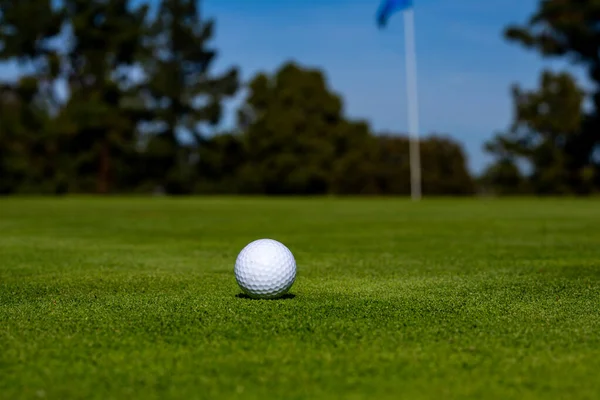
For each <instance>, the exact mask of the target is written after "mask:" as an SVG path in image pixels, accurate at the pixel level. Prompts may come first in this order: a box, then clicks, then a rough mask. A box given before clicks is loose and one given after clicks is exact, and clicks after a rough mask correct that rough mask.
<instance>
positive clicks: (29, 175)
mask: <svg viewBox="0 0 600 400" xmlns="http://www.w3.org/2000/svg"><path fill="white" fill-rule="evenodd" d="M63 17H64V16H63V14H62V13H61V11H60V9H57V8H56V7H53V6H52V2H51V1H50V0H23V1H10V0H0V61H17V63H18V65H20V66H21V67H22V68H23V71H22V73H21V77H20V78H19V79H17V81H14V82H0V192H1V193H12V192H19V191H32V190H33V191H42V192H47V191H49V192H54V191H61V189H60V188H58V187H55V184H56V182H55V180H54V178H55V171H56V165H55V164H54V155H55V151H56V146H55V140H54V138H53V137H51V135H49V134H48V132H47V130H46V127H47V126H48V124H49V119H50V116H51V114H52V113H53V112H55V111H56V108H57V96H56V89H55V83H56V80H57V78H58V75H59V66H60V63H59V53H58V49H57V48H56V45H55V44H53V42H54V41H55V40H56V39H57V37H58V35H59V33H60V31H61V28H62V26H63ZM32 21H35V23H32Z"/></svg>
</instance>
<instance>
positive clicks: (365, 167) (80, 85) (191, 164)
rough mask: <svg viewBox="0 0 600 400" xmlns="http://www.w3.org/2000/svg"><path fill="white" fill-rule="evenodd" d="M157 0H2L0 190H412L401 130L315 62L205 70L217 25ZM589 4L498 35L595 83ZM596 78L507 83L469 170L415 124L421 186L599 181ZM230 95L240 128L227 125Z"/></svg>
mask: <svg viewBox="0 0 600 400" xmlns="http://www.w3.org/2000/svg"><path fill="white" fill-rule="evenodd" d="M134 4H138V5H137V6H134ZM152 4H153V6H152V7H150V6H149V3H141V4H140V3H139V2H133V1H126V0H63V1H61V2H60V3H58V4H57V3H56V2H53V1H51V0H20V1H14V0H0V61H3V62H13V63H17V64H18V65H19V67H20V71H21V75H20V77H19V79H18V80H16V81H4V82H0V194H18V193H40V194H64V193H152V192H156V191H160V192H166V193H169V194H194V193H240V194H241V193H247V194H270V195H286V194H307V195H308V194H310V195H312V194H315V195H316V194H371V195H378V194H399V195H405V194H408V193H410V170H409V158H408V154H409V152H408V139H407V137H406V136H405V135H401V134H397V133H393V132H373V131H372V129H371V128H370V126H369V124H368V123H367V122H366V121H361V120H352V119H350V118H348V117H347V116H346V115H345V112H344V104H343V99H342V98H341V97H340V96H339V95H338V94H336V93H335V92H334V91H333V90H332V89H331V88H330V87H329V86H328V83H327V79H326V77H325V76H324V74H323V73H322V72H321V71H320V70H318V69H313V68H308V67H303V66H301V65H299V64H296V63H293V62H288V63H285V64H284V65H282V66H280V68H279V69H278V70H277V71H275V72H274V73H272V74H265V73H259V74H257V75H256V76H254V77H252V78H251V79H250V81H249V82H246V83H242V82H241V80H240V73H239V70H238V68H236V67H233V66H232V67H231V68H230V69H229V70H227V71H225V72H224V73H221V74H215V73H214V72H213V68H212V66H213V64H214V61H215V59H216V57H217V56H218V52H217V50H216V48H215V47H213V45H212V42H213V36H214V30H215V23H214V21H213V20H209V19H204V18H203V16H202V14H201V9H200V2H198V1H197V0H160V1H159V2H158V4H156V3H154V2H153V3H152ZM593 4H594V2H593V1H587V2H586V1H566V2H565V1H558V0H555V1H551V0H547V1H542V2H541V3H540V9H539V10H538V12H537V14H536V15H534V16H532V20H531V22H530V23H529V24H527V25H525V26H523V27H518V26H517V27H510V28H509V29H508V30H507V32H506V36H507V37H508V38H509V39H510V40H514V41H517V42H520V43H522V44H524V45H525V46H527V47H529V48H532V49H535V50H537V51H540V52H542V53H543V54H545V55H548V56H565V57H572V58H573V59H574V60H575V61H574V62H577V63H581V64H582V65H584V66H585V67H586V68H588V69H589V71H590V76H591V77H592V80H593V81H594V82H597V83H598V84H599V86H598V87H600V73H598V71H600V62H598V61H597V54H598V46H599V45H600V42H599V40H600V39H598V38H600V35H598V34H597V33H600V32H598V30H599V29H600V25H598V24H597V23H595V22H596V21H597V17H596V16H597V15H598V11H599V10H597V9H598V8H599V7H598V6H594V5H593ZM586 7H587V8H586ZM561 15H566V16H567V17H568V18H563V17H561ZM577 18H579V19H577ZM540 21H541V22H540ZM569 24H571V25H569ZM548 26H549V27H550V29H548V28H547V27H548ZM543 27H546V28H545V29H542V28H543ZM594 46H595V47H594ZM594 49H595V54H596V56H595V57H596V58H594V56H593V51H594ZM586 57H587V58H586ZM594 63H596V64H594ZM594 77H595V80H594ZM594 90H596V92H594V93H592V94H591V95H590V94H588V93H586V92H584V91H583V90H582V89H581V88H580V87H578V85H577V83H576V82H575V80H574V79H573V78H572V76H571V75H569V74H568V73H551V72H547V71H544V72H543V74H542V77H541V81H540V87H539V88H538V89H535V90H532V91H526V90H523V89H521V88H519V87H515V88H514V90H513V98H514V103H515V121H514V123H513V124H512V126H511V127H510V129H509V130H508V131H507V132H503V133H499V134H498V135H496V136H495V138H494V139H493V140H491V141H490V142H489V143H487V144H486V149H487V150H488V151H489V152H490V153H491V154H493V155H494V156H495V158H496V161H495V162H494V164H493V165H491V166H490V168H489V169H487V170H486V171H485V173H484V174H483V175H482V176H479V177H474V176H471V175H470V173H469V171H468V169H467V166H466V155H465V154H464V151H463V149H462V146H461V145H460V143H458V142H456V141H455V140H453V139H452V138H451V136H449V135H442V134H431V135H429V136H427V137H425V138H424V139H423V140H422V142H421V161H422V179H423V192H424V194H426V195H427V194H429V195H470V194H474V193H477V192H486V193H495V194H515V193H537V194H554V193H577V194H586V193H592V192H594V191H596V190H597V189H598V188H600V160H598V158H599V157H596V156H597V154H596V153H597V152H598V144H599V135H600V134H599V132H600V131H599V130H598V128H599V127H600V126H598V124H599V123H600V119H599V118H598V117H597V116H596V115H597V112H598V106H600V94H598V91H600V89H598V88H595V89H594ZM238 94H243V95H244V97H243V101H242V104H241V105H240V106H239V108H238V109H237V110H236V114H235V124H234V128H232V129H231V130H230V131H221V130H220V128H219V127H220V126H221V124H220V123H221V122H222V120H223V118H224V113H225V111H224V108H223V104H224V102H225V101H227V100H228V99H231V98H233V97H234V96H236V95H238ZM588 97H591V98H592V99H593V106H592V107H591V110H588V111H584V108H583V105H584V102H585V101H586V99H587V98H588ZM523 166H525V168H523Z"/></svg>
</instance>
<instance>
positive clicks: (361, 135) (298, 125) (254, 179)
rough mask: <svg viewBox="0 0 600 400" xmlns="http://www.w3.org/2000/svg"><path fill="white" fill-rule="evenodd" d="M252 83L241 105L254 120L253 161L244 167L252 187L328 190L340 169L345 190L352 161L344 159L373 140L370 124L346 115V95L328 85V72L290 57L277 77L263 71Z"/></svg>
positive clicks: (249, 143) (250, 131)
mask: <svg viewBox="0 0 600 400" xmlns="http://www.w3.org/2000/svg"><path fill="white" fill-rule="evenodd" d="M248 88H249V94H248V96H247V98H246V102H245V105H244V107H243V108H242V109H241V110H240V120H241V121H243V122H244V123H245V124H248V127H247V129H246V130H245V132H244V142H245V146H246V149H247V161H248V162H247V164H246V165H245V167H244V169H243V171H242V179H243V180H244V182H245V185H246V190H249V191H253V192H258V193H267V194H323V193H327V192H329V191H330V188H331V185H332V176H333V173H334V172H333V171H334V169H337V170H336V172H335V173H336V174H337V176H338V178H337V183H336V184H337V185H338V190H344V191H345V190H346V189H342V186H345V185H346V184H344V183H342V182H341V180H340V179H339V177H340V175H341V174H343V173H344V168H345V167H344V165H346V166H349V165H348V163H347V162H346V164H344V162H341V161H339V160H340V159H341V158H342V157H345V156H348V157H351V156H350V155H349V153H350V152H355V151H356V148H357V146H359V145H360V142H361V141H364V140H368V128H366V125H355V123H353V122H349V121H347V120H346V119H345V118H344V116H343V113H342V111H343V106H342V100H341V99H340V97H339V96H338V95H336V94H334V93H332V92H331V91H330V89H329V88H328V87H327V82H326V79H325V77H324V76H323V74H322V72H321V71H319V70H316V69H305V68H302V67H300V66H299V65H297V64H295V63H291V62H289V63H286V64H284V65H282V66H281V67H280V68H279V70H278V71H276V72H275V74H274V75H273V76H270V77H269V76H267V75H266V74H263V73H261V74H258V75H257V76H255V77H254V78H253V79H252V80H251V82H250V84H249V86H248ZM352 142H357V143H356V144H351V143H352ZM355 157H356V155H355ZM336 163H337V165H336Z"/></svg>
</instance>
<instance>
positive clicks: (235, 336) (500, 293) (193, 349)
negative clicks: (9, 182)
mask: <svg viewBox="0 0 600 400" xmlns="http://www.w3.org/2000/svg"><path fill="white" fill-rule="evenodd" d="M264 237H269V238H273V239H277V240H280V241H281V242H283V243H284V244H285V245H286V246H288V247H289V248H290V250H291V251H292V252H293V253H294V255H295V257H296V261H297V263H298V276H297V279H296V282H295V284H294V286H293V287H292V290H291V295H290V296H288V297H287V298H285V299H282V300H250V299H246V298H243V297H240V296H238V295H239V293H240V290H239V288H238V287H237V285H236V282H235V279H234V275H233V265H234V262H235V257H236V256H237V253H238V252H239V251H240V250H241V249H242V248H243V247H244V246H245V245H246V244H247V243H248V242H250V241H252V240H254V239H257V238H264ZM36 398H45V399H128V400H131V399H148V400H151V399H186V400H189V399H238V398H239V399H246V400H253V399H338V398H340V399H342V398H343V399H401V398H402V399H436V400H440V399H463V398H465V399H466V398H473V399H474V398H485V399H509V398H514V399H559V398H560V399H564V398H569V399H598V398H600V201H598V200H569V199H564V200H556V199H554V200H533V199H532V200H516V199H514V200H513V199H511V200H476V199H470V200H453V199H449V200H425V201H423V202H421V203H412V202H410V201H408V200H404V199H344V200H340V199H251V198H245V199H244V198H240V199H233V198H205V199H167V198H148V199H142V198H126V199H120V198H115V199H94V198H64V199H1V200H0V399H11V400H13V399H36Z"/></svg>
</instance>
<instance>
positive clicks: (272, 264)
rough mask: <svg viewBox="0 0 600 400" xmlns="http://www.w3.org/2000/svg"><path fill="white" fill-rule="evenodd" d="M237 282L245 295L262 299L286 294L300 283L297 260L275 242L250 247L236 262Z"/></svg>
mask: <svg viewBox="0 0 600 400" xmlns="http://www.w3.org/2000/svg"><path fill="white" fill-rule="evenodd" d="M234 272H235V280H236V281H237V283H238V285H239V286H240V288H241V289H242V291H243V292H244V293H246V294H247V295H248V296H250V297H253V298H258V299H272V298H276V297H280V296H281V295H283V294H285V293H286V292H287V291H288V290H290V288H291V287H292V285H293V284H294V281H295V280H296V260H295V259H294V256H293V254H292V252H291V251H290V250H289V249H288V248H287V247H286V246H285V245H283V244H282V243H280V242H278V241H276V240H273V239H259V240H255V241H253V242H251V243H249V244H248V245H247V246H246V247H244V248H243V249H242V251H240V253H239V254H238V256H237V259H236V260H235V268H234Z"/></svg>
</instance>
